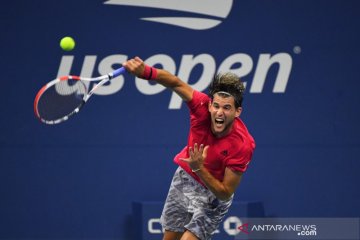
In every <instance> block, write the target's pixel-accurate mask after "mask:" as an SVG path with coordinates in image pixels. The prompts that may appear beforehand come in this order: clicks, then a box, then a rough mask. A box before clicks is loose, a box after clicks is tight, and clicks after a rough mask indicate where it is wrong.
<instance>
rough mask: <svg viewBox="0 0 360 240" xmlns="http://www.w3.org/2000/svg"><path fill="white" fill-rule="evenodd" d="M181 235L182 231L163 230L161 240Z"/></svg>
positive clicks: (168, 239) (176, 238)
mask: <svg viewBox="0 0 360 240" xmlns="http://www.w3.org/2000/svg"><path fill="white" fill-rule="evenodd" d="M182 235H183V232H171V231H168V230H165V232H164V237H163V240H179V239H180V238H181V236H182Z"/></svg>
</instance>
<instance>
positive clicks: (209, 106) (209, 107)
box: [208, 99, 212, 112]
mask: <svg viewBox="0 0 360 240" xmlns="http://www.w3.org/2000/svg"><path fill="white" fill-rule="evenodd" d="M211 104H212V99H210V101H209V103H208V110H209V112H210V109H211Z"/></svg>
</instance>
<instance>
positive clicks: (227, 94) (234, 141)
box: [123, 57, 255, 240]
mask: <svg viewBox="0 0 360 240" xmlns="http://www.w3.org/2000/svg"><path fill="white" fill-rule="evenodd" d="M123 66H124V67H125V68H126V69H127V71H129V72H130V73H132V74H134V75H136V76H137V77H140V78H143V79H147V80H154V81H156V82H157V83H160V84H162V85H163V86H165V87H167V88H170V89H171V90H173V91H175V92H176V93H177V94H178V95H179V96H180V97H181V98H182V99H183V100H184V101H185V102H186V103H187V106H188V107H189V109H190V118H191V126H190V133H189V138H188V143H187V146H186V147H185V148H184V149H183V150H182V151H181V152H180V153H179V154H177V155H176V156H175V159H174V161H175V163H176V164H178V165H179V167H178V169H177V170H176V172H175V174H174V177H173V180H172V183H171V186H170V189H169V193H168V196H167V199H166V202H165V205H164V209H163V213H162V216H161V222H162V226H163V228H164V229H165V232H164V237H163V240H178V239H180V240H196V239H201V240H207V239H211V236H212V235H213V233H214V232H215V230H216V229H217V228H218V226H219V224H220V222H221V221H222V219H223V217H224V215H225V214H226V213H227V211H228V209H229V207H230V205H231V203H232V199H233V196H234V192H235V190H236V188H237V186H238V185H239V183H240V181H241V178H242V175H243V173H244V172H245V171H246V169H247V166H248V164H249V162H250V160H251V157H252V154H253V151H254V148H255V142H254V139H253V138H252V136H251V135H250V134H249V132H248V130H247V128H246V126H245V125H244V123H243V122H242V121H241V120H240V118H239V116H240V114H241V111H242V107H241V105H242V99H243V97H242V94H243V91H244V86H243V84H242V82H241V81H240V80H239V78H238V77H237V76H236V75H235V74H232V73H226V74H219V75H217V76H215V77H214V80H213V82H212V83H211V85H210V87H209V90H210V93H209V96H207V95H206V94H204V93H201V92H198V91H196V90H194V89H192V88H191V87H190V86H189V85H188V84H187V83H185V82H183V81H181V80H180V79H179V78H178V77H177V76H174V75H172V74H170V73H169V72H167V71H166V70H162V69H156V68H154V67H150V66H148V65H146V64H145V63H144V62H143V61H142V60H141V59H140V58H138V57H135V58H134V59H131V60H129V61H127V62H125V63H124V64H123Z"/></svg>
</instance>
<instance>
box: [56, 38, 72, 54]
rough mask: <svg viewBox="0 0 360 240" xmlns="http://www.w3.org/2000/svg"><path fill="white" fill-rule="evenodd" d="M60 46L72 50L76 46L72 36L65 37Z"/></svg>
mask: <svg viewBox="0 0 360 240" xmlns="http://www.w3.org/2000/svg"><path fill="white" fill-rule="evenodd" d="M60 47H61V48H62V49H63V50H65V51H71V50H73V49H74V47H75V41H74V39H73V38H72V37H64V38H62V39H61V41H60Z"/></svg>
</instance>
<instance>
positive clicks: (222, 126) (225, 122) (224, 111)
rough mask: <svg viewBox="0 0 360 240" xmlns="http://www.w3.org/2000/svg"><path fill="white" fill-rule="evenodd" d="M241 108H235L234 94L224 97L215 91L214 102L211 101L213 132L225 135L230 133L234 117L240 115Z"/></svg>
mask: <svg viewBox="0 0 360 240" xmlns="http://www.w3.org/2000/svg"><path fill="white" fill-rule="evenodd" d="M241 110H242V109H241V107H238V108H235V99H234V97H233V96H229V97H222V96H219V95H218V94H216V93H215V94H214V98H213V100H212V102H209V112H210V115H211V131H212V132H213V134H214V135H215V136H216V137H223V136H225V135H227V134H228V133H230V131H231V129H232V125H233V122H234V119H235V118H236V117H239V116H240V114H241Z"/></svg>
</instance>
